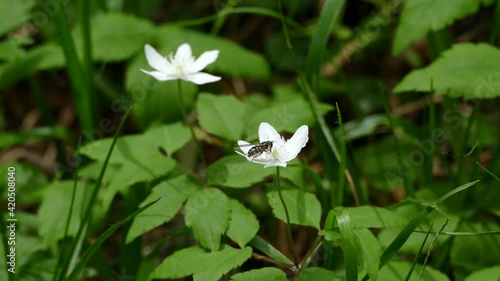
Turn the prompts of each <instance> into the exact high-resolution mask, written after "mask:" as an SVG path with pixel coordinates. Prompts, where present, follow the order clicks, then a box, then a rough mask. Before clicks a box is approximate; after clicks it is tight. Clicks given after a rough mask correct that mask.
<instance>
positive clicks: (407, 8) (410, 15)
mask: <svg viewBox="0 0 500 281" xmlns="http://www.w3.org/2000/svg"><path fill="white" fill-rule="evenodd" d="M493 2H494V0H454V1H453V5H450V3H449V2H446V1H434V0H405V3H404V6H403V11H402V13H401V17H400V20H399V25H398V28H397V30H396V37H395V39H394V46H393V51H392V53H393V55H397V54H399V53H400V52H401V51H403V50H404V49H406V48H407V47H408V46H409V45H410V44H411V43H412V42H414V41H416V40H418V39H420V38H423V37H424V36H425V35H426V34H427V33H428V32H429V31H431V30H433V31H436V30H440V29H443V28H444V27H446V26H449V25H451V24H452V23H453V22H454V21H455V20H458V19H461V18H463V17H465V16H466V15H469V14H473V13H475V12H477V10H479V7H480V6H481V4H483V5H490V4H492V3H493Z"/></svg>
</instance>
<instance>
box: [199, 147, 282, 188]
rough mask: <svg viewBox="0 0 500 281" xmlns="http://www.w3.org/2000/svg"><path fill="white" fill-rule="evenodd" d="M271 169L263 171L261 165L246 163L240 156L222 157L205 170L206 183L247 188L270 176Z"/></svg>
mask: <svg viewBox="0 0 500 281" xmlns="http://www.w3.org/2000/svg"><path fill="white" fill-rule="evenodd" d="M273 172H274V170H273V169H265V168H264V166H262V165H261V164H256V163H252V162H250V161H248V160H247V159H245V158H244V157H242V156H240V155H231V156H226V157H222V158H221V159H219V160H217V161H216V162H215V163H213V164H212V165H210V166H209V167H208V168H207V173H206V175H207V183H208V184H213V185H218V186H225V187H233V188H247V187H250V186H252V185H253V184H255V183H258V182H261V181H262V180H264V178H265V177H267V176H270V175H272V174H273Z"/></svg>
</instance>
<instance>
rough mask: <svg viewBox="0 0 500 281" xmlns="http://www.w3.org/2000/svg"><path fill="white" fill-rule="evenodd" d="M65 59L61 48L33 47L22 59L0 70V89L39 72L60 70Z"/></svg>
mask: <svg viewBox="0 0 500 281" xmlns="http://www.w3.org/2000/svg"><path fill="white" fill-rule="evenodd" d="M64 63H65V58H64V54H63V52H62V49H61V47H59V46H55V45H51V44H45V45H40V46H37V47H34V48H33V49H31V50H29V51H28V52H27V53H26V54H25V55H23V56H22V57H19V58H17V59H16V60H13V61H11V62H8V63H6V64H4V65H3V67H2V68H0V88H5V87H7V86H9V85H11V84H14V83H16V82H17V81H19V80H22V79H25V78H27V77H29V76H30V75H32V74H33V73H35V72H37V71H39V70H46V69H53V68H60V67H62V66H64Z"/></svg>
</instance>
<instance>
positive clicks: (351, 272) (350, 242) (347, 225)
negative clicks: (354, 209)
mask: <svg viewBox="0 0 500 281" xmlns="http://www.w3.org/2000/svg"><path fill="white" fill-rule="evenodd" d="M333 212H334V213H335V216H336V219H337V223H338V226H339V230H340V234H341V236H342V250H343V252H344V262H345V265H346V266H345V272H346V280H347V281H357V280H358V253H357V252H358V247H357V245H358V243H357V242H356V237H355V236H354V232H353V231H352V224H351V218H350V217H349V212H348V211H347V210H346V209H344V208H342V207H337V208H335V209H333Z"/></svg>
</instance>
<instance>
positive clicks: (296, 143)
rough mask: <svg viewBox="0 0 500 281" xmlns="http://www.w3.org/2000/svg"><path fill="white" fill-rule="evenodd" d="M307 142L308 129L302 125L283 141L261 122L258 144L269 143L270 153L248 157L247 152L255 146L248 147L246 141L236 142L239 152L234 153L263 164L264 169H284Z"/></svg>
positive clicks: (248, 144)
mask: <svg viewBox="0 0 500 281" xmlns="http://www.w3.org/2000/svg"><path fill="white" fill-rule="evenodd" d="M308 140H309V128H308V127H307V125H303V126H301V127H300V128H298V129H297V131H296V132H295V134H293V136H292V138H290V139H289V140H287V141H286V140H285V139H284V138H283V137H282V136H280V134H278V132H277V131H276V130H275V129H274V128H273V126H271V125H269V124H268V123H266V122H262V123H261V124H260V126H259V141H260V143H263V142H266V141H271V142H272V148H271V151H264V152H263V153H262V154H260V155H258V156H254V157H251V156H248V151H249V150H250V149H252V148H253V147H255V146H252V145H250V143H248V142H246V141H242V140H240V141H238V146H239V147H240V149H241V151H242V152H243V153H242V152H239V151H236V153H238V154H240V155H242V156H244V157H245V158H246V159H247V160H248V161H251V162H255V163H259V164H263V165H264V168H267V167H273V166H281V167H286V163H287V162H289V161H291V160H293V159H295V157H297V155H298V154H299V152H300V150H301V149H302V148H303V147H304V146H306V143H307V141H308Z"/></svg>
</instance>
